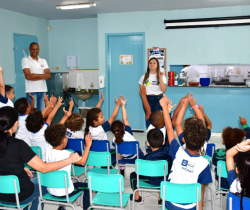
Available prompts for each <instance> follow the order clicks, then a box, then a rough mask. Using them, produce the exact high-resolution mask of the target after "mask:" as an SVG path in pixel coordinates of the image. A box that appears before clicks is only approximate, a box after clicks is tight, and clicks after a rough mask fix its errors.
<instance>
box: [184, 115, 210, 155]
mask: <svg viewBox="0 0 250 210" xmlns="http://www.w3.org/2000/svg"><path fill="white" fill-rule="evenodd" d="M184 139H185V142H186V146H187V148H188V149H190V150H192V151H195V150H199V149H200V148H201V147H202V146H203V145H204V143H205V141H206V139H207V128H206V127H205V126H204V124H203V121H202V120H200V119H196V118H192V117H190V118H187V119H186V120H185V121H184Z"/></svg>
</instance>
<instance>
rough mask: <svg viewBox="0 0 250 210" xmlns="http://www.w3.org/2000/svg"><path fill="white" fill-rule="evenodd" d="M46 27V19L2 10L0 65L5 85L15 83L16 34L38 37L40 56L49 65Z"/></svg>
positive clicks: (0, 15) (0, 11) (0, 21)
mask: <svg viewBox="0 0 250 210" xmlns="http://www.w3.org/2000/svg"><path fill="white" fill-rule="evenodd" d="M46 27H47V20H45V19H41V18H36V17H31V16H27V15H23V14H20V13H16V12H11V11H8V10H3V9H0V31H1V32H0V38H1V41H0V65H1V66H2V67H3V75H4V82H5V84H14V83H15V66H14V52H13V40H14V38H13V37H14V36H13V34H14V33H19V34H26V35H33V36H37V38H38V42H39V45H40V54H39V56H40V57H42V58H45V59H46V60H47V61H48V63H49V50H48V32H47V30H46ZM28 47H29V46H27V48H28ZM20 65H21V63H20Z"/></svg>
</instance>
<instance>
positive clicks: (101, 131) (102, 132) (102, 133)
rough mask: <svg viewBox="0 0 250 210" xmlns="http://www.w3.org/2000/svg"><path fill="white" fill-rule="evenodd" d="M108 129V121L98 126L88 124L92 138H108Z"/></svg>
mask: <svg viewBox="0 0 250 210" xmlns="http://www.w3.org/2000/svg"><path fill="white" fill-rule="evenodd" d="M109 130H110V124H109V121H106V122H105V123H103V124H102V125H99V126H89V133H90V135H91V136H92V137H93V140H108V137H107V134H106V132H108V131H109Z"/></svg>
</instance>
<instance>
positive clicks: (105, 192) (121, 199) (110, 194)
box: [88, 172, 130, 210]
mask: <svg viewBox="0 0 250 210" xmlns="http://www.w3.org/2000/svg"><path fill="white" fill-rule="evenodd" d="M88 187H89V194H90V207H89V208H88V210H89V209H117V210H118V209H125V208H126V206H127V204H128V208H129V209H130V201H129V197H130V193H123V192H124V181H123V176H122V175H120V174H110V175H104V174H96V173H93V172H89V173H88ZM92 191H97V194H96V195H95V197H94V198H93V194H92Z"/></svg>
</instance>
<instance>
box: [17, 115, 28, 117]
mask: <svg viewBox="0 0 250 210" xmlns="http://www.w3.org/2000/svg"><path fill="white" fill-rule="evenodd" d="M19 116H20V117H23V116H27V114H20V115H19Z"/></svg>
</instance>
